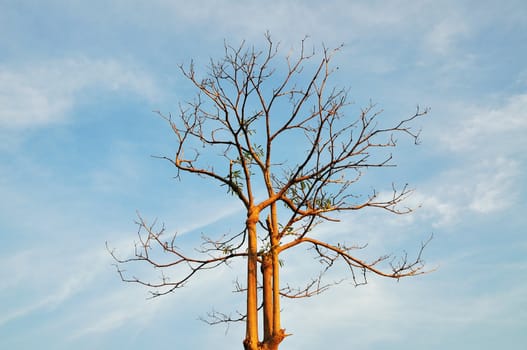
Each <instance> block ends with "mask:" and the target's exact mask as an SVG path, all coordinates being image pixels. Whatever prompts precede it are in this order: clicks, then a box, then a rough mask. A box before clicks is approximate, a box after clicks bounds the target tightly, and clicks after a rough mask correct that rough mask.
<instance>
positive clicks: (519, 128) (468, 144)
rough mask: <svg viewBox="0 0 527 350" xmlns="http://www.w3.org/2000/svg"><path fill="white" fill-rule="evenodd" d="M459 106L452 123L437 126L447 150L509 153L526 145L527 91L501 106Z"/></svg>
mask: <svg viewBox="0 0 527 350" xmlns="http://www.w3.org/2000/svg"><path fill="white" fill-rule="evenodd" d="M458 109H459V110H458V111H457V112H456V113H455V114H453V116H452V117H451V120H450V121H449V122H448V123H444V124H443V125H444V126H443V127H439V128H436V129H437V133H436V135H435V136H436V137H437V138H438V139H439V141H440V142H441V144H442V145H443V146H444V147H446V148H447V149H449V150H451V151H455V152H469V151H475V150H480V151H481V150H485V153H486V154H487V155H488V153H487V152H492V153H499V152H507V153H509V152H511V151H512V152H514V151H517V150H519V149H525V148H526V144H525V142H524V135H525V132H526V131H527V94H518V95H513V96H510V97H509V98H507V100H506V101H505V103H504V105H502V106H500V107H487V108H484V107H468V108H467V107H459V106H458ZM456 118H458V119H456ZM478 153H481V152H478ZM478 155H480V154H478ZM491 155H492V154H491Z"/></svg>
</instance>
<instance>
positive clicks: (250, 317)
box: [243, 210, 260, 350]
mask: <svg viewBox="0 0 527 350" xmlns="http://www.w3.org/2000/svg"><path fill="white" fill-rule="evenodd" d="M258 216H259V213H258V212H257V211H255V210H252V211H249V215H248V216H247V235H248V241H249V247H248V248H249V251H248V257H247V323H246V330H245V340H244V341H243V346H244V348H245V350H259V348H260V347H259V344H258V290H257V288H258V277H257V274H258V260H257V259H258V256H257V248H258V245H257V236H256V224H257V222H258Z"/></svg>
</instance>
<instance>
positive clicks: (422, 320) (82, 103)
mask: <svg viewBox="0 0 527 350" xmlns="http://www.w3.org/2000/svg"><path fill="white" fill-rule="evenodd" d="M266 30H269V31H270V32H271V35H272V37H273V38H274V39H275V40H276V41H280V42H281V48H282V49H283V52H284V53H287V52H288V51H289V50H290V49H291V48H293V49H294V48H298V43H299V41H300V40H301V39H302V38H303V37H304V36H305V35H309V36H310V37H311V41H310V43H311V44H312V45H315V47H319V48H320V44H321V43H325V44H326V45H327V46H328V47H332V46H336V45H339V44H341V43H344V48H343V49H342V51H341V53H340V54H339V55H337V56H336V57H335V61H334V63H335V65H338V66H339V71H338V75H337V76H336V77H335V84H337V85H339V86H348V87H350V92H351V99H352V100H353V102H354V106H355V109H351V112H354V111H355V112H356V111H357V110H358V109H359V108H360V107H361V106H365V105H367V104H368V102H369V100H370V99H372V100H373V101H375V102H377V103H378V104H379V106H381V107H382V108H383V109H384V111H385V112H384V114H383V115H385V116H386V118H401V117H405V116H408V115H411V114H412V113H413V112H414V109H415V106H416V105H417V104H419V105H421V106H429V107H431V108H432V112H431V114H430V116H429V117H427V118H426V119H423V120H420V121H419V122H418V123H417V126H419V127H422V129H423V131H422V135H421V140H422V143H421V145H420V146H418V147H410V146H409V144H408V143H403V144H402V145H401V147H400V149H399V150H398V151H397V152H396V153H395V161H396V162H397V164H398V165H399V166H398V168H396V169H394V170H388V171H386V172H376V173H371V174H369V175H368V174H367V175H366V176H371V179H372V181H374V182H375V183H376V184H379V186H380V189H383V186H384V188H389V186H390V184H391V182H392V181H394V180H396V181H398V182H408V183H410V184H411V186H412V187H413V188H415V194H414V196H413V197H412V198H411V199H410V201H409V204H412V205H415V206H418V205H421V207H420V208H419V209H418V210H416V212H415V213H414V214H412V215H410V216H403V217H400V216H397V217H394V216H391V215H387V214H386V213H382V212H379V211H375V210H368V211H362V212H356V213H353V215H343V216H342V217H341V219H342V222H341V223H340V224H328V225H325V226H320V229H319V232H317V234H318V235H320V236H321V237H326V238H327V239H328V240H333V241H336V240H337V239H339V238H341V239H344V240H346V241H347V242H355V243H358V244H363V243H369V246H368V248H367V249H365V250H363V251H361V252H360V253H359V254H360V257H362V258H365V259H374V258H376V257H377V256H378V255H379V254H384V253H394V254H397V253H401V252H403V250H404V249H406V250H408V252H409V253H410V254H411V253H412V252H415V251H416V249H418V247H419V244H420V242H421V241H423V240H426V239H427V238H428V236H429V235H430V234H432V233H433V234H434V239H433V241H432V242H431V244H430V245H429V247H428V248H427V250H426V251H425V255H424V257H425V260H426V262H427V266H429V267H430V268H436V267H437V268H438V270H437V271H436V272H434V273H431V274H429V275H425V276H421V277H416V278H410V279H404V280H401V281H399V282H396V281H393V280H383V279H381V278H377V277H374V276H370V278H369V282H370V283H369V284H368V285H366V286H361V287H354V286H353V285H352V284H351V283H349V282H344V283H342V284H341V285H340V286H337V287H335V288H333V289H331V290H330V291H328V292H326V293H325V294H323V295H321V296H318V297H315V298H311V299H306V300H296V301H287V300H286V301H284V302H283V321H282V323H283V326H284V327H285V328H286V330H287V332H288V333H293V336H291V337H288V338H286V340H285V341H284V342H283V343H282V347H283V348H284V349H306V350H311V349H312V350H315V349H321V348H358V349H359V348H360V349H386V348H388V347H389V348H390V349H392V350H397V349H405V350H408V349H429V350H434V349H445V348H448V349H464V350H472V349H478V350H482V349H495V348H497V347H500V348H504V349H524V348H525V344H527V332H526V329H527V297H526V296H527V278H525V277H526V276H527V259H526V256H527V238H526V236H525V233H526V226H527V225H526V224H527V219H526V209H527V206H526V201H525V198H526V197H527V188H526V181H525V171H526V170H527V157H526V153H527V138H526V136H525V135H526V133H527V64H526V62H527V4H526V3H525V1H523V0H518V1H512V0H500V1H448V0H445V1H344V0H342V1H337V0H327V1H323V2H320V1H266V2H260V1H244V2H242V1H203V0H198V1H163V0H152V1H148V2H146V1H141V2H140V1H132V0H130V1H124V0H122V1H120V0H114V1H99V0H92V1H74V0H72V1H53V0H48V1H25V0H18V1H9V0H0V348H2V349H36V348H39V349H53V350H66V349H79V350H82V349H102V350H105V349H130V350H135V349H145V348H152V349H155V348H161V347H167V346H170V347H175V348H177V349H206V348H210V347H214V348H215V349H225V350H226V349H236V348H238V349H240V348H242V346H241V341H242V339H243V337H244V329H243V326H242V325H231V326H230V327H229V328H228V329H227V328H226V327H225V326H223V325H222V326H216V327H210V326H208V325H206V324H204V323H203V322H201V321H199V320H198V318H199V317H200V316H204V315H206V313H207V312H209V311H211V310H212V309H215V310H219V311H224V312H229V311H234V310H236V309H237V308H243V301H244V300H243V295H239V294H233V293H231V291H232V289H233V285H232V282H233V281H234V280H235V278H236V276H239V277H240V279H243V276H244V274H243V262H241V263H240V264H239V265H234V266H233V268H232V269H221V270H217V271H215V272H211V273H207V274H205V273H204V274H201V275H199V276H198V278H196V279H195V280H193V281H192V282H191V283H190V284H189V285H188V287H186V288H184V289H181V290H178V291H177V293H175V294H171V295H168V296H165V297H163V298H158V299H155V300H147V297H148V293H147V290H146V289H145V288H142V287H140V286H136V285H131V284H125V283H122V282H121V281H120V280H119V278H118V275H117V274H116V272H115V268H114V267H113V266H112V260H111V258H110V256H109V254H108V252H107V251H106V248H105V242H106V241H108V242H109V244H110V245H111V246H112V247H116V248H118V251H119V253H121V254H123V255H126V254H128V253H129V252H131V248H132V246H133V241H134V239H135V238H136V236H135V234H136V226H135V225H134V220H135V218H136V211H139V212H140V213H141V214H142V215H143V216H144V217H145V218H146V219H147V220H150V221H151V220H153V219H155V218H158V220H159V221H160V222H165V224H166V226H167V228H168V230H170V231H171V232H176V231H177V232H179V233H180V235H181V244H182V245H184V246H188V247H192V246H193V245H195V244H197V242H198V239H199V235H200V233H201V232H205V233H209V234H213V233H218V232H219V233H221V232H226V231H228V230H229V229H232V230H235V229H237V228H239V226H240V224H242V223H243V220H244V214H243V211H241V210H240V207H239V205H238V204H236V202H235V201H233V198H232V197H230V196H229V195H227V194H226V193H225V191H224V189H223V188H219V187H218V186H216V185H215V184H210V183H207V182H204V181H202V180H200V179H195V178H192V177H188V176H187V177H185V178H184V179H183V181H181V182H179V181H177V180H174V179H173V176H174V175H175V171H174V169H173V168H172V167H171V166H170V164H169V163H167V162H163V161H160V160H157V159H154V158H152V157H151V155H171V154H173V151H174V146H175V143H174V138H173V135H171V132H170V130H169V128H168V126H167V125H166V123H164V122H163V120H161V119H160V118H159V117H156V115H155V114H154V113H152V111H153V110H161V111H163V112H166V113H168V112H172V113H174V114H175V113H177V106H178V102H181V101H185V100H186V99H188V98H189V97H191V96H192V94H193V89H192V87H191V85H190V84H188V82H187V81H185V79H184V78H183V77H182V76H181V74H180V72H179V70H178V68H177V67H178V65H179V64H181V63H188V62H189V61H190V59H192V58H194V59H195V60H196V62H197V64H198V66H197V70H200V71H203V70H201V69H202V68H203V67H204V66H203V64H204V63H206V62H207V60H208V58H209V57H216V58H219V57H221V55H222V52H223V41H224V39H225V40H227V41H228V42H230V43H233V44H235V45H236V44H238V43H240V42H241V40H243V39H245V40H246V41H247V42H248V43H251V44H254V45H255V46H257V47H258V46H259V45H261V44H262V43H263V34H264V32H265V31H266ZM236 267H240V268H241V269H237V268H236ZM316 267H317V266H316V264H314V263H313V260H312V258H311V256H310V254H309V253H306V252H304V251H303V250H302V249H300V250H297V251H295V253H293V254H291V255H290V256H287V257H286V260H285V268H284V277H283V279H284V280H286V281H292V282H294V281H300V280H302V278H304V277H306V276H309V274H306V271H307V272H309V271H312V268H316ZM135 271H138V270H134V272H135ZM143 272H144V273H147V274H148V273H149V270H148V269H145V270H144V271H143ZM345 273H346V271H345V269H343V268H342V269H340V270H336V271H335V276H345Z"/></svg>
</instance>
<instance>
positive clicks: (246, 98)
mask: <svg viewBox="0 0 527 350" xmlns="http://www.w3.org/2000/svg"><path fill="white" fill-rule="evenodd" d="M339 49H340V47H339V48H336V49H333V50H329V49H327V48H323V50H322V54H321V55H318V56H317V54H316V53H315V51H314V50H310V51H308V50H307V48H306V41H305V40H302V42H301V46H300V52H299V55H298V56H296V57H293V56H292V55H288V56H285V57H284V56H280V54H279V52H280V51H279V45H277V44H275V43H274V42H273V41H272V40H271V37H270V36H269V35H266V45H265V50H263V51H258V50H257V49H255V48H254V47H247V45H246V44H245V43H242V44H241V45H240V46H237V47H233V46H231V45H228V44H225V52H224V56H223V57H222V58H221V59H219V60H211V62H210V65H209V67H208V72H207V74H206V75H205V76H204V77H198V74H197V73H196V71H195V67H194V64H193V63H191V64H190V65H189V66H188V67H185V66H180V68H181V71H182V73H183V75H184V76H185V77H186V78H187V79H188V80H189V81H190V82H191V83H192V84H193V86H194V87H195V88H196V89H197V94H196V97H195V98H194V99H193V100H191V101H189V102H187V103H185V104H182V105H180V110H179V115H178V116H177V117H176V118H174V117H172V115H170V114H169V115H165V114H162V113H160V112H158V113H159V115H160V116H161V117H162V118H164V119H165V120H166V121H167V122H168V123H169V125H170V127H171V128H172V130H173V133H174V135H175V140H176V152H175V156H174V157H173V158H172V157H160V158H163V159H165V160H167V161H169V162H170V163H172V164H173V165H174V166H175V168H176V169H177V176H178V177H179V175H180V174H181V173H190V174H193V175H197V176H200V177H202V178H205V179H210V180H212V181H215V182H216V183H218V184H219V185H221V186H224V187H225V189H226V190H227V192H228V193H230V194H231V195H233V196H234V197H235V198H236V199H237V200H239V201H240V202H241V204H242V205H243V208H244V209H245V212H246V217H245V224H244V229H243V231H241V232H240V233H238V234H233V235H226V236H222V237H221V238H219V239H216V238H214V239H213V238H208V237H203V245H202V247H201V249H200V250H199V251H197V252H193V253H192V254H200V255H198V256H194V255H189V254H187V253H185V252H183V251H181V250H180V249H179V248H178V247H177V246H176V245H175V240H176V236H172V237H168V238H167V237H166V236H167V234H166V233H165V229H164V227H161V228H156V226H155V225H149V224H147V223H146V222H145V220H143V218H142V217H141V216H139V220H138V222H137V223H138V226H139V242H138V244H137V245H136V249H135V254H134V255H133V256H132V257H130V258H125V259H121V258H119V257H117V256H116V254H115V253H114V252H113V251H111V253H112V255H113V257H114V258H115V259H116V261H117V266H118V272H119V274H120V277H121V279H122V280H123V281H126V282H134V283H139V284H142V285H145V286H148V287H150V288H151V293H152V296H153V297H158V296H161V295H165V294H167V293H171V292H173V291H175V290H176V289H178V288H180V287H182V286H184V285H185V283H186V282H187V281H188V280H189V279H191V278H192V277H194V276H195V275H196V273H198V272H200V271H203V270H208V269H213V268H215V267H218V266H220V265H222V264H227V263H229V262H230V261H232V260H233V259H240V258H243V259H246V261H247V270H246V274H247V280H246V282H245V285H244V286H241V285H239V284H238V285H237V287H238V290H239V291H243V292H245V294H246V302H247V307H246V311H245V312H244V313H241V314H240V317H239V318H237V319H233V318H231V317H230V316H228V315H225V314H221V313H213V314H212V319H211V321H210V322H211V323H217V322H230V321H236V320H238V321H244V322H245V323H246V334H245V339H244V341H243V345H244V348H245V349H246V350H257V349H258V350H263V349H269V350H270V349H278V346H279V344H280V343H281V342H282V340H283V339H284V337H285V336H286V333H285V330H284V329H283V328H282V325H281V323H280V312H281V309H280V299H281V297H290V298H300V297H310V296H313V295H316V294H319V293H321V292H322V291H324V290H326V289H327V288H328V287H329V286H330V285H331V284H332V283H329V284H328V283H326V282H325V280H323V277H324V274H325V272H326V271H328V269H329V268H331V267H332V266H334V265H335V263H336V262H337V261H338V260H339V261H342V262H343V263H344V264H345V265H346V266H347V267H349V271H350V274H351V279H352V281H353V282H354V283H355V284H362V283H366V274H367V273H373V274H375V275H379V276H383V277H388V278H394V279H399V278H402V277H407V276H415V275H418V274H422V273H425V272H426V271H425V270H424V264H423V261H422V259H421V253H422V251H423V249H424V247H425V246H426V243H427V242H426V243H424V244H422V245H421V249H420V250H419V252H418V253H417V256H416V258H415V259H409V258H408V257H407V256H406V255H405V256H403V257H399V258H397V259H395V258H394V257H392V256H381V257H378V258H376V259H374V260H372V261H365V260H361V259H359V258H357V257H356V255H354V250H355V249H359V248H361V247H356V246H348V245H346V244H344V243H332V242H328V241H324V240H320V239H317V238H315V237H314V236H313V232H316V230H315V227H316V226H317V225H319V224H321V223H323V222H327V221H335V222H336V221H338V220H339V218H338V214H339V213H342V212H347V211H356V210H360V209H364V208H367V207H374V208H380V209H383V210H386V211H389V212H392V213H395V214H405V213H409V212H411V211H412V209H408V208H401V207H400V205H399V204H400V203H401V202H402V201H404V200H405V199H406V198H407V197H408V196H409V195H410V194H411V192H412V190H411V189H410V188H409V187H408V186H407V185H404V186H401V187H397V186H395V185H392V189H391V192H390V193H389V195H387V194H386V193H380V192H378V191H376V190H373V191H372V192H371V193H368V194H367V195H364V194H363V193H357V192H356V191H359V192H361V190H360V189H359V186H358V184H359V182H360V180H361V179H362V178H363V175H364V174H365V172H366V170H367V169H370V168H385V167H390V166H394V164H393V163H392V156H391V154H390V153H389V151H388V149H390V148H393V147H396V145H397V141H396V140H397V139H396V136H397V135H402V136H407V137H410V138H411V139H412V140H413V141H415V143H417V141H418V135H419V132H415V131H414V130H413V128H412V126H411V124H412V122H413V121H414V120H415V119H417V118H419V117H422V116H424V115H426V114H427V112H428V109H424V110H421V109H420V108H419V107H417V109H416V111H415V112H414V113H413V114H412V115H410V116H409V117H407V118H405V119H402V120H399V121H397V122H396V123H394V124H392V125H388V126H382V124H383V123H382V121H381V118H380V115H381V111H379V110H378V109H377V107H376V106H375V105H374V104H370V105H368V106H367V107H366V108H363V109H362V110H361V111H360V113H359V115H358V116H356V117H355V118H354V119H352V120H350V119H349V117H348V116H346V115H345V110H346V107H347V106H348V105H349V101H348V90H347V89H345V88H336V87H330V86H329V83H330V78H331V77H332V75H333V74H334V73H335V71H336V68H332V67H331V65H330V62H331V60H332V58H333V56H334V54H335V53H337V52H338V51H339ZM313 62H314V63H313ZM293 143H294V145H295V147H291V144H293ZM285 144H289V145H290V147H288V148H287V150H285V149H284V145H285ZM214 157H215V158H214ZM211 159H214V161H211ZM261 192H263V193H265V196H264V197H263V198H257V193H258V195H259V196H260V197H261V194H260V193H261ZM298 246H309V247H310V248H312V250H313V251H314V252H315V254H316V256H317V257H318V259H319V260H320V261H321V262H322V263H323V267H322V271H321V272H320V274H319V275H318V277H317V278H314V279H313V280H311V281H309V282H308V283H307V284H306V286H305V287H302V288H292V287H290V286H285V287H284V286H282V285H281V284H280V268H281V264H282V261H281V260H280V254H282V253H283V252H285V251H287V250H290V249H293V248H296V247H298ZM156 251H161V252H164V253H165V254H169V255H170V256H171V259H170V260H169V261H167V260H163V259H159V256H158V255H156V253H155V252H156ZM133 262H139V263H146V264H149V265H152V266H153V267H155V268H157V269H161V270H165V269H178V268H180V269H181V271H180V273H181V274H180V275H179V277H178V279H176V280H173V279H168V278H166V277H164V275H163V277H161V279H160V280H157V281H145V280H142V279H140V278H136V277H130V276H129V275H127V274H125V273H124V271H123V270H122V269H121V268H119V266H120V265H121V264H129V263H133ZM384 265H386V266H384ZM383 266H384V267H383ZM259 276H261V277H260V278H259ZM260 299H261V303H259V300H260ZM258 312H262V314H263V317H262V320H263V327H262V329H263V336H262V337H260V329H259V325H258Z"/></svg>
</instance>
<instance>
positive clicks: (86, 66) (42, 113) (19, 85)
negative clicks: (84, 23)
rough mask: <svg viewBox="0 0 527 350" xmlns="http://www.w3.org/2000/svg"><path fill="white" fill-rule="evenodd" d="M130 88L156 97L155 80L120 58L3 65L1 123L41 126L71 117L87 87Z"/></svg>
mask: <svg viewBox="0 0 527 350" xmlns="http://www.w3.org/2000/svg"><path fill="white" fill-rule="evenodd" d="M89 87H97V88H101V89H108V90H111V91H128V92H132V93H135V94H138V95H140V96H142V97H143V98H145V99H147V100H155V99H156V98H157V97H158V96H159V95H160V93H159V90H158V88H157V87H156V85H155V82H154V80H153V79H152V77H150V76H149V75H148V74H147V73H145V72H144V71H142V70H141V69H139V68H137V67H134V66H133V65H132V64H129V63H123V62H119V61H116V60H111V59H110V60H101V59H98V60H90V59H87V58H76V59H64V60H55V61H47V62H39V63H38V64H33V65H31V64H25V65H20V66H14V67H13V66H3V67H2V66H0V126H3V127H7V128H28V127H38V126H42V125H46V124H50V123H56V122H60V121H62V120H64V119H65V118H66V117H67V113H68V111H69V110H70V109H71V108H72V107H73V106H74V105H75V103H76V98H77V97H78V95H79V93H80V92H82V90H83V89H85V88H89Z"/></svg>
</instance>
